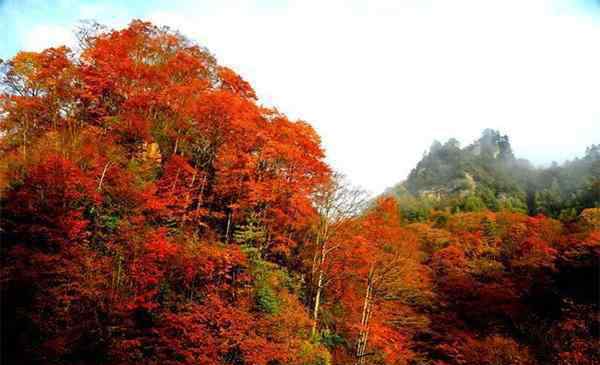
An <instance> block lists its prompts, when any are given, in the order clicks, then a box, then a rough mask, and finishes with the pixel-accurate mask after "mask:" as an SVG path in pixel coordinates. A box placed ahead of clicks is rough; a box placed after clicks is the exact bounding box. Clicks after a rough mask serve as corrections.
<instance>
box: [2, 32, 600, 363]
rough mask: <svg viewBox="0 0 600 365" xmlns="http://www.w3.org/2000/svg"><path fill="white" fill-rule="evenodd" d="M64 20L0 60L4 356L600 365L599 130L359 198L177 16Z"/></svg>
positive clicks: (499, 149) (484, 151)
mask: <svg viewBox="0 0 600 365" xmlns="http://www.w3.org/2000/svg"><path fill="white" fill-rule="evenodd" d="M77 39H78V45H77V47H76V48H74V49H69V48H67V47H65V46H58V47H56V48H49V49H46V50H43V51H41V52H20V53H18V54H17V55H16V56H14V57H13V58H12V59H10V60H8V61H6V62H4V63H3V64H2V74H1V78H2V81H1V89H0V130H1V132H0V133H1V134H0V136H1V137H0V151H1V154H0V193H1V195H0V209H1V212H2V214H1V215H0V235H1V237H0V238H1V246H0V252H1V262H2V267H1V270H0V283H1V286H0V290H1V292H0V301H1V302H0V306H1V316H2V318H1V319H2V320H1V330H2V348H1V355H2V363H5V364H61V365H65V364H73V365H75V364H78V365H81V364H173V365H175V364H231V365H246V364H247V365H251V364H257V365H278V364H298V365H329V364H356V365H366V364H390V365H391V364H413V365H434V364H435V365H476V364H490V365H491V364H506V365H508V364H523V365H530V364H531V365H535V364H540V365H541V364H560V365H567V364H578V365H593V364H598V363H600V352H599V349H600V337H599V336H600V335H599V333H598V332H599V328H600V318H599V315H598V298H599V295H600V293H599V292H598V288H599V287H600V283H599V282H598V275H597V273H598V269H599V266H598V263H599V258H600V208H599V206H598V205H599V201H600V199H599V198H598V186H599V181H598V173H599V165H598V161H599V154H600V153H599V148H598V146H592V147H590V148H589V149H588V152H587V154H586V156H585V157H584V158H582V159H578V160H575V161H572V162H569V163H567V164H565V165H563V166H552V167H551V168H549V169H535V168H533V167H531V166H530V165H529V164H527V163H526V162H524V161H522V160H517V159H516V158H515V157H514V155H513V152H512V149H511V147H510V143H509V141H508V137H506V136H501V135H500V134H499V133H497V132H494V131H485V132H484V134H483V136H482V138H481V139H480V140H479V141H478V142H476V143H475V144H473V145H471V146H468V147H467V148H464V149H461V148H460V147H459V145H458V143H457V142H456V141H455V140H451V141H448V142H447V143H446V144H444V145H442V144H440V143H435V144H434V145H433V146H432V148H431V150H430V152H429V154H428V155H427V156H425V157H424V159H423V160H422V161H421V162H420V163H419V164H418V165H417V167H416V168H415V170H414V171H413V172H412V173H411V175H410V176H409V177H408V179H407V181H406V182H404V183H403V184H401V185H399V186H398V187H397V188H395V189H394V190H393V194H388V195H391V196H382V197H379V198H377V199H374V200H371V199H369V197H368V196H367V195H366V194H365V193H364V192H363V191H362V190H361V189H359V188H357V187H354V186H353V185H352V184H351V183H350V182H349V181H348V180H347V178H345V177H344V176H342V175H341V174H339V173H336V172H334V171H332V169H331V168H330V167H329V166H328V165H327V164H326V163H325V154H324V150H323V148H322V147H321V142H320V139H319V136H318V134H317V133H316V132H315V130H314V129H313V128H312V127H311V126H310V124H308V123H306V122H303V121H293V120H290V119H288V118H287V117H286V116H285V115H284V114H282V113H280V112H278V111H277V110H275V109H271V108H266V107H264V106H262V105H260V104H259V103H258V101H257V97H256V93H255V92H254V90H253V88H252V86H251V85H250V84H249V83H248V82H246V81H245V80H244V79H243V78H242V77H240V76H239V75H238V74H237V73H235V71H233V70H231V69H229V68H227V67H224V66H222V65H219V63H218V62H217V61H216V59H215V57H214V56H213V55H212V54H211V53H210V52H209V51H208V50H207V49H205V48H202V47H200V46H198V45H196V44H194V43H193V42H191V41H190V40H188V39H186V38H185V37H184V36H182V35H181V34H179V33H177V32H175V31H173V30H171V29H169V28H164V27H157V26H154V25H152V24H150V23H146V22H142V21H138V20H136V21H133V22H131V23H130V24H129V26H127V27H126V28H124V29H121V30H113V29H108V28H105V27H102V26H100V25H98V24H93V23H91V24H86V25H84V26H83V27H82V28H81V29H80V30H79V31H78V33H77Z"/></svg>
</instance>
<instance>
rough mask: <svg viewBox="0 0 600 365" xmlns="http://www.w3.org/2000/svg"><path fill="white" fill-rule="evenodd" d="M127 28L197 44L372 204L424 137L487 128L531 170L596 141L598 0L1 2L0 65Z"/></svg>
mask: <svg viewBox="0 0 600 365" xmlns="http://www.w3.org/2000/svg"><path fill="white" fill-rule="evenodd" d="M134 18H138V19H143V20H148V21H151V22H153V23H155V24H159V25H168V26H170V27H171V28H173V29H176V30H179V31H181V32H182V33H183V34H184V35H186V36H187V37H189V38H190V39H192V40H194V41H196V42H197V43H199V44H201V45H203V46H206V47H208V49H209V50H210V51H211V52H212V53H213V54H214V55H215V56H216V57H217V60H218V61H219V63H220V64H223V65H226V66H229V67H231V68H232V69H234V70H236V71H237V72H238V73H239V74H240V75H241V76H242V77H243V78H244V79H246V80H248V81H249V82H250V83H251V84H252V85H253V87H254V88H255V90H256V91H257V94H258V96H259V102H260V103H262V104H264V105H267V106H274V107H276V108H277V109H278V110H279V111H281V112H283V113H285V114H286V115H288V116H289V117H290V118H293V119H302V120H305V121H308V122H309V123H311V124H312V125H313V126H314V127H315V129H316V130H317V131H318V132H319V134H320V135H321V137H322V141H323V145H324V147H325V149H326V153H327V156H328V157H327V160H328V162H329V163H330V164H331V165H332V166H333V168H334V169H336V170H338V171H341V172H343V173H345V174H346V175H347V176H348V177H349V178H350V180H351V181H352V182H353V183H354V184H356V185H360V186H362V187H363V188H365V189H367V190H368V191H370V192H371V193H373V194H377V193H380V192H382V191H383V190H384V189H385V188H387V187H390V186H392V185H394V184H396V183H398V182H399V181H401V180H403V179H404V178H406V176H407V175H408V173H409V172H410V170H411V169H412V168H413V167H414V166H415V164H416V163H417V162H418V161H419V160H420V159H421V157H422V155H423V153H424V151H425V150H427V149H428V147H429V146H430V145H431V143H432V141H433V140H435V139H437V140H440V141H445V140H447V139H449V138H452V137H455V138H457V139H458V140H459V141H460V142H461V143H462V145H468V144H469V143H471V142H472V141H473V140H475V139H476V138H477V137H478V136H479V135H480V134H481V131H482V130H483V129H485V128H494V129H498V130H500V132H501V133H503V134H508V135H509V136H510V138H511V143H512V146H513V150H514V151H515V154H516V155H517V156H518V157H523V158H527V159H529V160H531V161H532V162H533V163H535V164H538V165H547V164H549V163H551V162H552V161H557V162H562V161H565V160H567V159H572V158H574V157H577V156H582V155H583V153H584V152H585V148H586V146H589V145H591V144H594V143H600V0H503V1H497V0H453V1H448V0H369V1H367V0H364V1H363V0H347V1H344V0H327V1H319V0H301V1H277V0H263V1H249V0H219V1H202V0H189V1H185V0H184V1H176V0H168V1H166V0H165V1H163V0H143V1H142V0H133V1H132V0H127V1H124V0H118V1H75V0H54V1H52V0H40V1H34V0H0V58H2V59H5V60H6V59H9V58H11V57H12V56H14V55H15V54H16V52H18V51H19V50H33V51H35V50H42V49H44V48H46V47H49V46H57V45H61V44H67V45H69V44H74V36H73V30H74V29H75V28H76V26H77V25H78V23H79V21H80V20H84V19H94V20H96V21H98V22H100V23H103V24H105V25H108V26H110V27H116V28H120V27H123V26H125V25H126V24H127V23H129V22H130V21H131V19H134Z"/></svg>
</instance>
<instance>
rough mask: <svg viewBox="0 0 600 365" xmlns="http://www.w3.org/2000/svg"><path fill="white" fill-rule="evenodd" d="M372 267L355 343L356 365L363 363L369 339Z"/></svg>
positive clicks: (373, 269)
mask: <svg viewBox="0 0 600 365" xmlns="http://www.w3.org/2000/svg"><path fill="white" fill-rule="evenodd" d="M374 271H375V268H374V267H371V270H369V276H368V279H367V290H366V291H365V300H364V302H363V311H362V318H361V322H360V332H359V334H358V341H357V343H356V365H363V364H364V363H365V354H366V350H367V341H368V339H369V320H370V318H371V308H372V298H373V273H374Z"/></svg>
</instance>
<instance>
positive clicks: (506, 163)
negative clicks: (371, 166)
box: [387, 129, 600, 220]
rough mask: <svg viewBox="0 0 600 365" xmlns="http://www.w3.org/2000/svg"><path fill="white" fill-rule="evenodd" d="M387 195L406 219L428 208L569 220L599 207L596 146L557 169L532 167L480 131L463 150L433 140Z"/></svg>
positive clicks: (503, 140) (500, 139)
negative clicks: (508, 211)
mask: <svg viewBox="0 0 600 365" xmlns="http://www.w3.org/2000/svg"><path fill="white" fill-rule="evenodd" d="M584 148H585V147H582V150H583V149H584ZM387 194H390V195H395V196H396V197H397V198H398V199H400V201H401V204H402V205H403V206H404V208H403V210H404V213H405V216H406V218H409V219H411V220H422V219H426V218H428V214H429V213H428V212H429V211H430V210H431V209H438V210H450V211H452V212H458V211H481V210H484V209H489V210H492V211H500V210H511V211H515V212H521V213H526V214H529V215H536V214H544V215H546V216H549V217H553V218H560V219H562V220H570V219H575V218H576V217H577V215H578V214H579V213H581V211H582V210H583V209H585V208H594V207H595V208H597V207H598V206H599V205H600V145H593V146H589V147H587V148H585V155H584V156H583V157H582V158H576V159H575V160H572V161H567V162H565V163H564V164H562V165H558V164H556V163H553V164H552V165H551V166H550V167H534V166H533V165H532V164H531V163H530V162H529V161H527V160H525V159H517V158H516V157H515V155H514V153H513V151H512V147H511V145H510V141H509V137H508V136H505V135H501V134H500V133H499V132H498V131H494V130H491V129H486V130H484V131H483V134H482V136H481V138H479V139H478V140H477V141H475V142H474V143H473V144H471V145H469V146H467V147H465V148H461V147H460V145H459V142H458V141H457V140H455V139H451V140H449V141H447V142H446V143H444V144H441V143H440V142H438V141H435V142H434V143H433V145H432V146H431V148H430V149H429V152H428V153H427V154H426V155H425V156H424V157H423V159H422V160H421V161H420V162H419V163H418V164H417V166H416V167H415V168H414V169H413V170H412V171H411V173H410V175H409V176H408V178H407V179H406V181H404V182H402V183H400V184H398V185H397V186H395V187H393V188H391V189H389V190H388V191H387Z"/></svg>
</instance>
